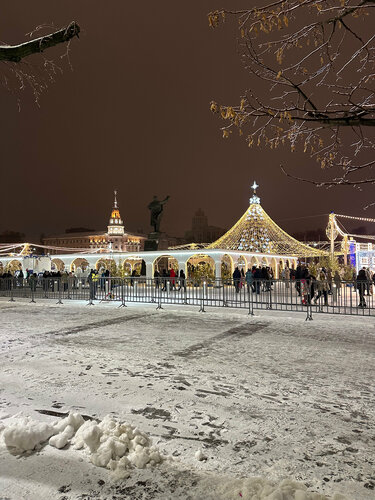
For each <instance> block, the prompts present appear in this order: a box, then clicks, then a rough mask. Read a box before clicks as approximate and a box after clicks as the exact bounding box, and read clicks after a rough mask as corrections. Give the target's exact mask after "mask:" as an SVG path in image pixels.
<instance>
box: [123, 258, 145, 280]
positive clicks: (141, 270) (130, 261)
mask: <svg viewBox="0 0 375 500" xmlns="http://www.w3.org/2000/svg"><path fill="white" fill-rule="evenodd" d="M122 266H123V269H124V274H125V276H131V275H132V274H133V272H134V271H135V275H136V276H146V262H145V261H144V260H143V259H140V258H139V257H128V258H127V259H125V260H124V262H123V263H122Z"/></svg>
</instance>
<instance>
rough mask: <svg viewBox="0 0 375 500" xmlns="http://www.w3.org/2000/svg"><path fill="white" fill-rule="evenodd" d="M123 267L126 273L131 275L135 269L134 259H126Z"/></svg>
mask: <svg viewBox="0 0 375 500" xmlns="http://www.w3.org/2000/svg"><path fill="white" fill-rule="evenodd" d="M122 268H123V270H124V275H125V276H130V275H131V273H132V271H133V266H132V261H131V260H124V262H123V264H122Z"/></svg>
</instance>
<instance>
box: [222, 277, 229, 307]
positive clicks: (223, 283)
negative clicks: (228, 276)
mask: <svg viewBox="0 0 375 500" xmlns="http://www.w3.org/2000/svg"><path fill="white" fill-rule="evenodd" d="M221 284H222V285H223V307H228V303H227V301H226V299H225V280H223V279H222V280H221Z"/></svg>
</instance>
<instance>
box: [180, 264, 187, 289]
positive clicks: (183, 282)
mask: <svg viewBox="0 0 375 500" xmlns="http://www.w3.org/2000/svg"><path fill="white" fill-rule="evenodd" d="M179 281H180V286H179V288H178V291H180V290H181V288H183V289H184V291H186V276H185V273H184V270H183V269H181V270H180V278H179Z"/></svg>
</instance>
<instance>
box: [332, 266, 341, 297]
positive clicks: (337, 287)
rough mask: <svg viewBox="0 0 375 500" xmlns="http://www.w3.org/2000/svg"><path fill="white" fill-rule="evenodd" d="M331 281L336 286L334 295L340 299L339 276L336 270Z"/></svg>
mask: <svg viewBox="0 0 375 500" xmlns="http://www.w3.org/2000/svg"><path fill="white" fill-rule="evenodd" d="M333 281H334V283H335V286H336V294H337V296H338V297H340V295H341V276H340V274H339V272H338V270H337V269H336V271H335V274H334V276H333Z"/></svg>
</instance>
